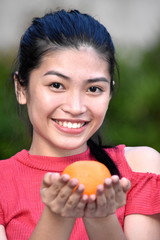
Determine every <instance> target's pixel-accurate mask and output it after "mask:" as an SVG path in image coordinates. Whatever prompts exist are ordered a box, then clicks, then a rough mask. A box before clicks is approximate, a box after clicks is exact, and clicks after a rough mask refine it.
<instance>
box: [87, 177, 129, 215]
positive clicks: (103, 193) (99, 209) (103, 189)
mask: <svg viewBox="0 0 160 240" xmlns="http://www.w3.org/2000/svg"><path fill="white" fill-rule="evenodd" d="M129 188H130V181H129V180H128V179H126V178H122V179H119V177H118V176H112V177H111V178H106V179H105V181H104V184H103V185H99V186H98V187H97V193H96V195H91V196H90V197H89V199H88V203H87V206H86V208H85V215H84V216H85V217H91V218H93V217H106V216H108V215H111V214H114V213H115V212H116V210H117V209H118V208H120V207H122V206H124V205H125V204H126V193H127V191H128V190H129Z"/></svg>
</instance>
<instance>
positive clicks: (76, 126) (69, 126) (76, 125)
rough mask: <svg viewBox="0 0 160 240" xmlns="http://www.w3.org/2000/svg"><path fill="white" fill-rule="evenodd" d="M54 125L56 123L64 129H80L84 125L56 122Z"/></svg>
mask: <svg viewBox="0 0 160 240" xmlns="http://www.w3.org/2000/svg"><path fill="white" fill-rule="evenodd" d="M56 123H58V124H59V125H60V126H63V127H66V128H81V127H82V126H83V125H84V123H71V122H66V121H64V122H62V121H58V120H56Z"/></svg>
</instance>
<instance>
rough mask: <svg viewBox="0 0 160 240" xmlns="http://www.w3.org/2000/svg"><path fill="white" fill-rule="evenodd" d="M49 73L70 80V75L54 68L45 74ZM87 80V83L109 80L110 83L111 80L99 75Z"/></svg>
mask: <svg viewBox="0 0 160 240" xmlns="http://www.w3.org/2000/svg"><path fill="white" fill-rule="evenodd" d="M47 75H55V76H58V77H61V78H64V79H66V80H70V77H68V76H66V75H64V74H62V73H60V72H57V71H53V70H52V71H48V72H46V73H45V74H44V75H43V76H47ZM86 82H87V83H96V82H107V83H110V80H108V79H107V78H105V77H97V78H91V79H87V80H86Z"/></svg>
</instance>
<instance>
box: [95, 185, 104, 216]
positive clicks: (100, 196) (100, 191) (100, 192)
mask: <svg viewBox="0 0 160 240" xmlns="http://www.w3.org/2000/svg"><path fill="white" fill-rule="evenodd" d="M96 203H97V215H99V216H101V217H102V216H103V217H104V216H106V215H107V213H106V211H107V199H106V196H105V194H104V186H103V185H99V186H98V187H97V196H96Z"/></svg>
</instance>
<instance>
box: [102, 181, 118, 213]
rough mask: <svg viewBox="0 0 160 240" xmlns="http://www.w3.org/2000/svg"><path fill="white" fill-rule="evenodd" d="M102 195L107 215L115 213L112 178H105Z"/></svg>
mask: <svg viewBox="0 0 160 240" xmlns="http://www.w3.org/2000/svg"><path fill="white" fill-rule="evenodd" d="M104 194H105V197H106V201H107V210H108V214H112V213H115V211H116V200H115V190H114V188H113V182H112V178H106V179H105V181H104Z"/></svg>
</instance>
